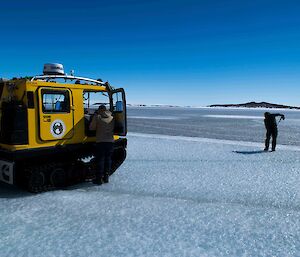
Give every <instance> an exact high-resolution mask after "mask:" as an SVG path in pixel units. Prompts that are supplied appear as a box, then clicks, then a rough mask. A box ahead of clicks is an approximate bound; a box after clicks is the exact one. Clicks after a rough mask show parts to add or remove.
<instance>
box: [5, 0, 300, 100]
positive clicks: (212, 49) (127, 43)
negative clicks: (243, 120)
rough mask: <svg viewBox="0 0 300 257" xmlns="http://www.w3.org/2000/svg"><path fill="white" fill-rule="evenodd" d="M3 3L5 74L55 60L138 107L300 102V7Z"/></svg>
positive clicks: (35, 69) (128, 0) (178, 1)
mask: <svg viewBox="0 0 300 257" xmlns="http://www.w3.org/2000/svg"><path fill="white" fill-rule="evenodd" d="M3 2H4V1H1V2H0V10H1V15H0V31H1V34H0V58H1V63H0V77H8V78H10V77H13V76H25V75H36V74H40V73H41V72H42V66H43V64H44V63H46V62H60V63H63V64H64V66H65V69H66V70H67V71H69V70H71V69H74V70H75V72H76V75H81V76H90V77H93V78H102V79H103V80H108V81H109V82H111V84H113V85H114V86H117V87H118V86H120V87H124V88H125V89H126V90H127V98H128V102H130V103H146V104H149V103H159V104H179V105H207V104H214V103H241V102H246V101H252V100H254V101H269V102H275V103H282V104H291V105H300V1H290V0H285V1H276V0H272V1H266V0H260V1H258V0H252V1H242V0H239V1H236V0H223V1H217V0H207V1H206V0H205V1H201V0H198V1H192V0H172V1H171V0H160V1H158V0H153V1H143V0H123V1H121V0H118V1H113V0H111V1H96V0H93V1H89V0H86V1H78V2H77V1H54V0H52V1H48V0H44V1H31V0H28V1H13V0H12V1H5V2H6V3H3Z"/></svg>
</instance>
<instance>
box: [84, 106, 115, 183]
mask: <svg viewBox="0 0 300 257" xmlns="http://www.w3.org/2000/svg"><path fill="white" fill-rule="evenodd" d="M90 130H96V154H95V155H96V161H97V164H98V170H97V172H96V179H95V180H94V181H93V182H94V184H98V185H101V184H102V183H108V177H109V174H110V171H111V162H112V154H113V145H114V144H113V143H114V118H113V116H112V113H111V112H110V111H108V110H106V107H105V105H101V106H100V107H99V109H98V111H97V112H96V113H95V114H94V117H93V119H92V122H91V124H90Z"/></svg>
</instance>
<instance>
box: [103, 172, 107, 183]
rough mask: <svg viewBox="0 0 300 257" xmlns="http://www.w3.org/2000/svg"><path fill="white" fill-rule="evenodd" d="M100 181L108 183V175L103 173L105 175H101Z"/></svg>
mask: <svg viewBox="0 0 300 257" xmlns="http://www.w3.org/2000/svg"><path fill="white" fill-rule="evenodd" d="M102 182H103V183H108V182H109V175H108V174H107V173H105V175H104V176H103V177H102Z"/></svg>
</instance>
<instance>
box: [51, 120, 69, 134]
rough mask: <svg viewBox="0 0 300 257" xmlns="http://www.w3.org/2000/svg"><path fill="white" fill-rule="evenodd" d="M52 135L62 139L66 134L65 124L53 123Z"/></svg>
mask: <svg viewBox="0 0 300 257" xmlns="http://www.w3.org/2000/svg"><path fill="white" fill-rule="evenodd" d="M50 130H51V134H52V136H54V137H56V138H60V137H62V136H63V135H64V134H65V132H66V126H65V123H64V122H63V121H62V120H55V121H53V122H52V124H51V127H50Z"/></svg>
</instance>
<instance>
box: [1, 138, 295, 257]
mask: <svg viewBox="0 0 300 257" xmlns="http://www.w3.org/2000/svg"><path fill="white" fill-rule="evenodd" d="M128 139H129V144H128V158H127V160H126V162H125V163H124V164H123V166H122V167H121V168H120V169H119V170H118V171H117V172H116V173H115V174H114V175H113V176H112V177H111V180H110V183H109V184H106V185H102V186H95V185H93V184H90V183H84V184H80V185H76V186H74V187H71V188H67V189H66V190H58V191H53V192H47V193H42V194H38V195H32V194H29V193H24V192H22V191H20V190H18V189H15V188H11V187H9V186H6V185H3V184H1V185H0V186H1V187H0V206H1V208H0V222H1V230H0V253H1V254H0V255H1V256H64V257H65V256H151V257H153V256H180V257H181V256H300V186H299V185H300V157H299V150H300V149H299V147H296V146H294V147H290V146H279V147H278V150H277V152H272V153H271V152H270V153H264V152H262V151H261V150H262V148H263V145H262V144H259V143H250V142H249V143H247V142H236V141H228V140H223V141H220V140H213V139H201V138H188V137H176V136H174V137H173V136H159V135H143V134H131V135H130V136H129V137H128Z"/></svg>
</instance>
